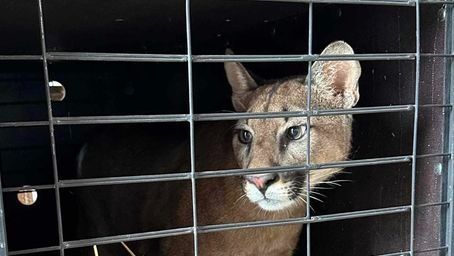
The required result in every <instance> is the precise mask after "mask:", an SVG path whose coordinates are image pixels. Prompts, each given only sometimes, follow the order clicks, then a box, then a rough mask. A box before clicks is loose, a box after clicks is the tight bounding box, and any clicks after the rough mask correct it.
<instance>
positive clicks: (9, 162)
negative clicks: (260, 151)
mask: <svg viewBox="0 0 454 256" xmlns="http://www.w3.org/2000/svg"><path fill="white" fill-rule="evenodd" d="M0 6H1V7H0V35H2V36H1V39H0V92H1V93H0V122H2V124H1V127H0V168H1V169H0V172H1V186H2V187H3V192H4V193H3V201H4V209H5V225H6V233H7V244H8V250H9V251H10V252H14V251H21V250H26V249H31V248H41V247H49V246H58V245H59V235H58V232H59V230H58V225H57V224H58V222H57V211H56V204H55V200H56V198H55V193H54V190H53V187H52V186H49V187H47V188H46V189H41V190H38V200H37V201H36V203H35V204H33V205H31V206H24V205H22V204H20V203H19V202H18V200H17V192H16V190H15V189H14V188H18V187H22V186H37V185H48V184H53V183H54V176H53V175H54V172H53V171H54V170H53V161H52V155H51V142H50V140H49V127H48V126H47V120H48V112H47V111H48V109H47V102H46V94H45V89H46V88H45V82H44V81H45V77H44V72H43V65H42V61H41V58H40V55H41V54H42V49H41V38H40V24H39V6H38V1H37V0H33V1H30V0H15V1H9V0H0ZM308 6H309V5H308V4H307V3H296V2H288V3H287V2H272V1H241V0H238V1H228V0H215V1H203V0H193V1H191V29H192V34H191V38H192V54H194V55H222V54H224V52H225V50H226V48H230V49H232V50H233V51H234V52H235V54H239V55H262V54H266V55H270V54H279V55H283V54H293V55H304V54H307V53H308V41H309V38H308V36H309V34H308V27H309V24H308V20H309V19H308V15H309V7H308ZM42 8H43V20H44V29H45V38H46V51H47V52H48V53H49V59H48V60H47V61H48V74H49V80H50V81H58V82H60V83H61V84H63V85H64V86H65V88H66V97H65V99H64V100H63V101H61V102H52V114H53V116H54V117H56V118H57V120H61V123H60V124H59V125H56V126H55V142H56V159H57V162H56V164H57V167H58V173H59V177H58V178H59V179H61V180H67V179H76V178H77V157H78V153H79V151H80V150H81V148H82V146H83V145H84V143H85V142H87V141H88V140H90V138H92V137H93V136H98V135H99V134H100V133H103V132H104V131H105V130H115V129H123V128H125V127H131V125H127V124H74V123H71V121H68V120H74V119H71V117H79V116H119V115H150V114H153V115H164V114H177V115H178V114H185V113H188V111H189V109H188V105H189V100H188V86H187V84H188V74H187V65H186V63H185V62H183V61H181V62H179V61H174V62H166V63H161V62H146V61H137V60H129V61H122V60H119V61H99V60H98V61H96V60H95V61H83V60H74V59H72V60H64V58H60V59H59V58H52V56H54V57H55V56H57V57H58V56H63V55H61V54H62V53H76V52H79V53H81V52H91V53H94V52H98V53H134V54H179V55H181V56H183V57H184V56H185V55H186V54H187V52H186V51H187V45H186V27H185V26H186V23H185V2H184V1H182V0H165V1H144V0H133V1H106V0H101V1H99V0H98V1H90V0H77V1H74V0H71V1H70V0H45V1H43V6H42ZM450 8H451V6H449V5H442V4H424V5H421V10H420V24H421V26H420V33H421V48H420V50H421V53H422V54H421V59H420V72H419V74H420V78H419V84H420V87H419V89H420V90H419V104H420V105H421V107H420V111H419V119H418V120H419V122H418V133H417V135H418V144H417V149H418V152H417V153H418V155H421V157H420V158H418V160H417V161H416V162H417V170H416V187H417V190H416V205H419V207H416V210H415V227H416V228H415V234H416V237H415V239H416V240H415V249H416V250H421V251H423V250H426V249H428V248H440V247H443V245H444V244H446V243H449V242H447V241H446V236H445V234H446V233H445V232H446V223H447V219H448V218H449V216H448V214H447V209H448V204H444V203H440V202H446V201H447V200H448V198H447V197H446V187H447V184H446V180H447V175H448V174H447V172H446V170H447V167H446V166H447V161H448V157H446V154H444V153H446V150H447V149H446V145H447V136H446V134H447V133H448V131H447V129H448V128H447V127H448V126H447V119H446V118H447V116H449V113H450V108H448V107H446V106H444V105H445V104H446V103H447V102H448V103H449V93H448V92H449V89H448V88H449V87H448V86H447V83H449V81H448V79H447V78H446V77H447V76H448V71H449V70H448V69H447V67H448V64H449V59H445V58H441V57H439V56H438V57H437V56H436V54H445V53H447V52H448V51H449V49H450V47H449V46H448V42H449V40H450V39H449V37H448V34H449V33H448V32H449V30H448V29H449V26H448V25H447V20H448V19H449V18H448V17H447V14H449V13H450V12H449V11H450ZM415 20H416V13H415V7H414V6H392V5H390V6H380V5H363V4H362V5H354V4H324V3H314V4H313V23H312V52H313V53H314V54H319V53H320V52H321V51H322V49H323V48H324V47H325V46H326V45H328V44H329V43H330V42H332V41H335V40H344V41H346V42H348V43H349V44H350V45H351V46H352V47H353V48H354V49H355V52H356V53H359V54H382V53H386V54H388V53H390V54H395V57H396V58H394V59H393V58H389V59H381V60H364V61H361V67H362V75H361V78H360V81H359V84H360V95H361V98H360V101H359V103H358V105H357V106H356V107H376V106H377V107H378V106H410V107H408V109H407V110H406V111H396V112H393V113H373V114H361V115H354V128H353V148H352V153H351V155H350V157H349V159H352V160H357V159H371V158H383V157H394V156H410V155H412V150H413V148H412V147H413V145H412V138H413V129H414V125H413V120H414V112H413V108H412V107H411V106H412V105H413V104H415V83H416V82H417V81H416V80H415V77H416V73H417V71H416V68H415V67H416V59H415V54H414V53H415V52H416V50H417V45H416V43H415V42H416V29H417V28H416V23H415ZM59 54H60V55H59ZM16 55H17V56H19V55H21V56H24V55H27V56H29V57H30V58H31V59H33V56H35V57H36V59H35V60H21V59H20V58H17V59H15V60H12V59H11V58H10V59H7V58H5V59H4V60H3V59H1V56H16ZM66 56H72V55H71V54H68V55H66ZM244 65H245V66H246V68H247V69H248V70H250V71H251V72H252V73H253V74H254V77H257V80H258V81H262V80H263V81H265V80H268V79H277V78H281V77H285V76H291V75H298V74H306V73H307V70H308V64H307V62H303V61H293V62H286V61H282V62H267V63H258V62H248V63H244ZM193 84H194V92H193V95H194V96H193V102H194V113H221V112H228V111H233V108H232V105H231V99H230V94H231V89H230V86H229V85H228V82H227V79H226V77H225V73H224V69H223V65H222V63H200V62H194V64H193ZM65 120H66V121H67V122H66V123H65ZM29 121H34V122H36V123H35V125H32V126H24V127H15V126H16V125H8V124H13V122H18V123H20V122H29ZM133 126H134V127H132V128H128V129H135V128H137V127H139V128H140V129H142V130H143V128H144V127H145V128H146V129H150V131H153V132H159V133H160V136H162V138H163V139H165V138H169V137H172V138H173V139H175V137H178V138H180V137H181V140H185V139H188V136H189V132H188V125H185V126H183V128H182V129H183V130H181V129H180V130H175V128H176V129H178V127H177V126H178V125H174V124H168V123H164V124H135V125H133ZM131 131H133V130H131ZM182 131H184V132H182ZM118 139H119V140H121V139H122V138H118ZM196 143H197V142H196ZM423 156H425V157H423ZM169 161H171V160H169ZM136 171H137V172H134V173H128V172H126V173H122V174H121V175H138V174H149V173H148V171H149V170H136ZM198 171H199V170H198ZM411 177H412V168H411V161H404V162H399V163H394V164H386V165H370V166H369V165H365V166H358V167H351V168H347V169H345V172H344V173H342V174H339V175H338V176H336V177H335V178H334V179H335V180H339V181H340V184H341V186H339V187H337V186H334V187H331V186H327V187H326V188H327V189H326V190H321V191H320V192H322V193H323V194H324V195H325V197H322V198H321V199H322V200H323V202H318V201H316V200H312V201H311V205H312V207H313V210H312V213H313V215H327V214H336V213H343V212H349V211H360V210H369V209H378V208H385V207H398V206H407V205H410V204H411V193H412V186H411ZM342 180H347V181H346V182H341V181H342ZM184 182H188V181H184ZM156 184H158V183H156ZM121 186H127V187H130V188H131V191H135V190H134V187H139V186H145V185H144V184H128V185H121ZM103 188H104V187H99V188H96V189H99V191H101V190H102V189H103ZM328 188H333V189H328ZM8 189H10V190H8ZM84 189H87V190H88V189H91V188H85V187H83V188H64V189H61V193H60V197H61V198H60V201H61V207H62V209H61V210H62V221H63V222H62V223H63V238H64V240H65V241H68V240H77V239H84V238H89V237H88V236H85V237H80V236H79V235H78V234H77V230H78V228H79V227H78V226H80V225H84V224H83V223H80V222H79V221H78V216H77V215H78V211H77V209H78V207H79V206H78V202H77V200H76V194H78V193H79V192H80V191H82V190H84ZM93 191H96V190H93ZM123 196H125V195H119V200H122V199H121V198H122V197H123ZM137 197H138V198H139V200H143V201H146V198H143V197H141V195H137ZM125 200H126V199H125ZM106 214H111V213H106ZM135 218H137V216H136V215H134V213H130V214H128V215H127V216H125V220H124V221H125V223H132V224H131V225H132V226H131V227H130V229H128V232H129V233H135V232H145V231H147V230H143V227H134V226H133V225H134V224H133V223H134V222H133V221H132V220H133V219H135ZM125 223H123V224H125ZM119 225H121V224H119ZM125 225H126V224H125ZM311 226H312V227H311V237H310V240H311V244H312V246H311V254H312V255H351V256H353V255H381V254H386V253H393V252H400V251H408V250H409V247H410V244H409V241H410V237H409V236H410V235H409V234H410V226H411V219H410V212H408V211H405V212H401V213H397V214H389V215H382V216H371V217H366V218H360V219H347V220H341V221H328V222H321V223H315V224H312V225H311ZM448 229H449V227H448ZM104 235H105V236H107V235H120V234H104ZM307 239H308V238H307V236H306V232H305V229H303V232H302V235H301V239H300V243H299V246H298V250H297V251H296V252H295V255H306V244H307V243H306V240H307ZM57 250H58V247H57ZM440 251H441V252H444V251H442V250H438V251H436V252H432V253H434V254H430V253H429V254H424V255H441V254H440ZM333 252H334V253H333ZM90 253H92V252H90ZM13 254H14V253H11V255H13ZM17 254H21V253H17ZM14 255H16V254H14ZM36 255H58V253H57V252H44V253H41V254H36ZM67 255H84V254H82V252H81V251H79V249H69V250H67ZM90 255H91V254H90ZM119 255H120V254H119ZM121 255H126V252H124V253H122V254H121ZM152 255H155V254H152ZM396 255H397V254H396ZM443 255H444V254H443ZM446 255H447V254H446ZM101 256H102V255H101Z"/></svg>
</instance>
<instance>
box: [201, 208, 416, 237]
mask: <svg viewBox="0 0 454 256" xmlns="http://www.w3.org/2000/svg"><path fill="white" fill-rule="evenodd" d="M409 210H410V206H398V207H389V208H380V209H372V210H364V211H354V212H346V213H336V214H327V215H318V216H313V217H311V218H310V219H307V218H306V217H300V218H291V219H282V220H263V221H251V222H240V223H228V224H214V225H207V226H200V227H199V233H211V232H220V231H226V230H236V229H243V228H258V227H273V226H278V225H279V226H280V225H291V224H307V223H320V222H328V221H337V220H348V219H356V218H364V217H372V216H381V215H388V214H397V213H404V212H408V211H409Z"/></svg>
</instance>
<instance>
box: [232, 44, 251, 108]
mask: <svg viewBox="0 0 454 256" xmlns="http://www.w3.org/2000/svg"><path fill="white" fill-rule="evenodd" d="M225 54H227V55H231V54H233V52H232V50H230V49H227V50H226V51H225ZM224 69H225V74H226V75H227V80H228V81H229V83H230V86H231V87H232V103H233V107H234V108H235V110H236V111H238V112H243V111H246V110H247V108H248V106H247V105H248V104H247V103H248V101H249V95H250V94H251V92H252V91H253V90H254V89H255V88H257V83H256V82H255V81H254V79H253V78H252V77H251V75H250V74H249V73H248V72H247V70H246V69H245V68H244V66H243V65H241V63H239V62H225V63H224Z"/></svg>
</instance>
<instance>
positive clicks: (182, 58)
mask: <svg viewBox="0 0 454 256" xmlns="http://www.w3.org/2000/svg"><path fill="white" fill-rule="evenodd" d="M47 58H48V60H52V61H115V62H187V61H188V60H189V57H188V56H187V55H181V54H141V53H102V52H48V53H47ZM414 59H415V56H414V53H365V54H352V55H323V56H321V55H318V54H279V55H277V54H276V55H191V60H192V62H201V63H213V62H214V63H216V62H227V61H240V62H304V61H316V60H361V61H370V60H387V61H388V60H389V61H391V60H414Z"/></svg>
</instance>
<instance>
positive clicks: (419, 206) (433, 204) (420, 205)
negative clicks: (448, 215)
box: [415, 201, 451, 208]
mask: <svg viewBox="0 0 454 256" xmlns="http://www.w3.org/2000/svg"><path fill="white" fill-rule="evenodd" d="M450 203H451V201H443V202H435V203H425V204H417V205H415V207H416V208H426V207H434V206H442V207H443V206H446V205H449V204H450Z"/></svg>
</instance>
